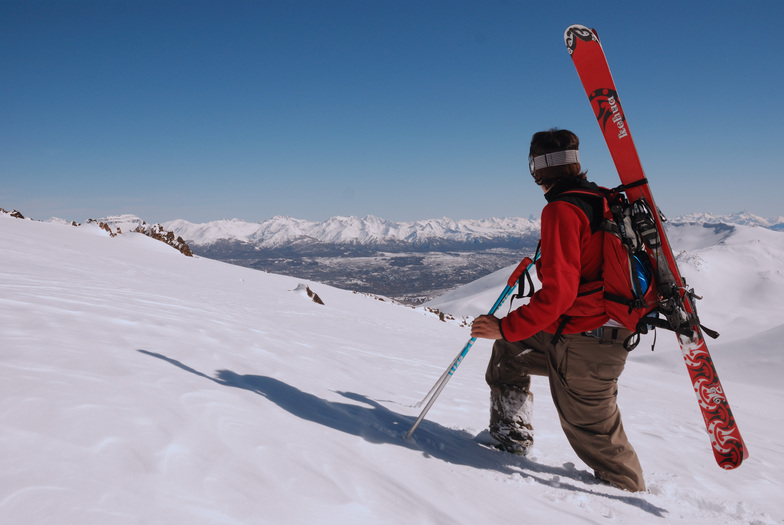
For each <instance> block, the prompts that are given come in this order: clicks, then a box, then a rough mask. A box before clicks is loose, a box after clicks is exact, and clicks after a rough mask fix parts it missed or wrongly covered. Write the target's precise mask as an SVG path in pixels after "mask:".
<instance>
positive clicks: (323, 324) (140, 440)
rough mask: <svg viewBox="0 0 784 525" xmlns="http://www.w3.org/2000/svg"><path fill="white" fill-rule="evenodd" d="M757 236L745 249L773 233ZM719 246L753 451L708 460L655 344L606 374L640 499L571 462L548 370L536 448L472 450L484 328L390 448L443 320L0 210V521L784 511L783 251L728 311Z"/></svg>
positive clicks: (567, 517) (562, 518) (735, 387)
mask: <svg viewBox="0 0 784 525" xmlns="http://www.w3.org/2000/svg"><path fill="white" fill-rule="evenodd" d="M739 231H740V230H739ZM760 231H761V230H760ZM749 235H750V236H751V237H750V239H748V240H749V243H750V245H751V247H749V246H746V248H745V249H746V250H747V251H751V250H752V248H753V249H754V250H759V252H754V253H758V254H761V253H762V250H763V245H766V244H767V243H757V244H755V243H754V235H752V234H751V233H750V234H749ZM708 244H710V243H708ZM726 246H727V248H726V250H724V248H723V247H722V246H715V248H714V245H710V246H707V247H705V248H702V249H700V250H696V251H695V252H694V254H696V255H698V256H699V258H700V260H701V261H702V266H700V267H699V268H700V271H701V272H705V273H706V279H705V283H701V286H700V290H699V291H700V293H703V294H704V295H706V300H705V301H704V302H705V306H703V309H704V311H706V312H707V311H708V310H712V311H711V316H713V315H719V317H717V318H713V319H711V322H710V323H709V324H711V325H714V326H715V327H717V328H719V329H721V326H720V325H727V326H728V327H729V326H734V324H733V323H740V322H742V320H743V319H747V318H755V319H757V320H758V322H757V324H756V325H755V327H754V330H760V332H759V333H756V332H752V331H750V330H747V333H746V335H747V336H748V339H746V340H745V343H746V346H745V347H744V348H738V346H737V345H736V344H733V345H728V347H726V348H721V349H720V351H717V355H716V361H717V366H718V367H719V371H720V373H721V375H722V380H723V382H724V386H725V389H726V390H727V392H728V395H729V397H730V400H731V401H732V402H733V409H734V411H735V415H736V416H737V419H738V422H739V425H740V427H741V430H742V432H743V434H744V437H745V440H746V442H747V445H748V446H749V449H750V451H751V457H750V458H749V459H748V460H747V461H746V462H745V463H744V464H743V466H741V467H740V468H739V469H737V470H735V471H722V470H721V469H719V468H718V467H717V466H716V465H715V464H714V461H713V457H712V453H711V450H710V446H709V444H708V440H707V436H706V435H705V433H704V431H703V430H702V422H701V421H700V416H699V411H698V410H697V407H696V403H695V402H694V394H693V392H691V386H690V384H689V381H688V378H687V376H686V373H685V370H683V366H682V364H681V363H680V362H679V360H680V359H681V358H680V355H679V354H678V353H677V352H675V351H673V350H672V349H671V348H669V347H668V346H667V345H665V344H664V339H665V337H664V336H660V338H659V339H660V343H661V344H659V345H658V346H657V349H656V352H653V353H651V352H650V351H648V350H639V349H638V350H636V351H635V353H634V354H632V360H631V362H630V364H629V365H628V366H627V370H626V372H625V373H624V376H623V377H622V378H621V385H620V389H621V392H620V395H619V402H620V403H621V405H622V410H623V414H624V419H625V425H626V429H627V432H628V433H629V435H630V439H631V440H632V442H633V443H634V445H635V447H636V448H637V451H638V453H639V455H640V459H641V461H642V465H643V468H644V469H645V472H646V478H647V482H648V485H649V489H650V490H649V492H648V493H639V494H630V493H626V492H623V491H620V490H617V489H614V488H611V487H607V486H604V485H600V484H597V483H596V482H595V481H594V480H593V476H592V475H591V473H590V472H589V471H588V469H587V468H586V467H585V466H584V465H583V464H582V463H581V462H580V461H579V460H578V459H577V458H576V457H575V455H574V454H573V452H572V451H571V449H570V448H569V446H568V444H567V443H566V440H565V438H564V437H563V435H562V432H561V430H560V428H559V425H558V421H557V415H556V414H555V411H554V409H553V407H552V403H551V402H550V400H549V398H548V393H547V383H546V382H545V381H543V380H542V381H535V384H534V390H535V392H536V393H537V406H536V412H535V416H534V417H535V419H534V423H535V426H536V431H537V444H536V446H535V449H534V451H533V454H532V455H531V456H530V457H529V458H525V459H523V458H517V457H515V456H511V455H509V454H505V453H501V452H497V451H492V450H488V449H485V448H482V447H481V446H479V445H478V444H476V443H475V442H474V441H473V436H474V435H475V434H476V433H478V432H479V431H481V430H482V429H483V428H484V427H485V425H486V420H487V416H488V407H487V389H486V386H485V385H484V382H483V373H484V366H485V362H486V359H487V355H488V353H489V348H490V344H489V342H486V341H480V342H478V343H477V344H476V345H475V346H474V348H473V349H472V351H471V353H470V354H469V355H468V357H467V358H466V360H465V361H464V362H463V364H462V365H461V367H460V369H459V370H458V372H457V373H456V374H455V375H454V377H453V379H452V380H451V382H450V383H449V385H448V386H447V388H446V389H445V390H444V392H443V393H442V395H441V397H440V398H439V400H438V402H437V403H436V404H435V405H434V407H433V409H432V410H431V411H430V413H429V414H428V417H427V419H426V420H425V421H424V422H423V423H422V425H421V426H420V428H419V429H418V430H417V432H416V434H415V435H414V437H413V439H412V440H410V441H407V440H405V439H404V437H403V435H404V434H405V433H406V431H407V430H408V429H409V428H410V426H411V424H412V423H413V421H414V419H415V418H416V416H417V415H418V414H419V409H416V408H412V407H411V405H413V404H415V403H416V402H417V401H419V400H420V399H421V398H422V396H424V394H425V393H426V392H427V391H428V390H429V389H430V387H431V386H432V384H433V383H434V382H435V380H436V379H437V378H438V376H439V375H440V374H441V373H442V371H443V370H444V368H445V367H446V365H448V364H449V362H450V361H451V360H452V358H453V357H454V356H455V354H456V353H457V352H458V351H459V350H460V348H461V347H462V346H463V344H464V343H465V341H466V340H467V338H468V329H467V328H466V327H465V326H461V325H460V323H459V322H452V323H444V322H441V321H439V320H438V319H437V317H436V316H435V315H433V314H431V313H428V312H427V311H425V310H423V309H411V308H407V307H403V306H400V305H395V304H391V303H389V302H385V301H381V300H378V299H376V298H374V297H370V296H366V295H361V294H353V293H351V292H347V291H343V290H338V289H334V288H330V287H327V286H324V285H320V284H318V283H303V284H307V285H309V286H310V288H311V289H312V290H313V291H314V292H316V293H318V295H319V296H320V297H321V299H322V300H323V301H324V303H325V304H324V305H318V304H316V303H314V302H312V301H311V300H310V299H308V298H307V297H306V296H305V295H304V294H302V293H300V292H298V291H295V290H296V289H297V287H298V285H299V284H300V282H299V281H298V280H296V279H293V278H289V277H282V276H278V275H272V274H266V273H262V272H258V271H253V270H250V269H247V268H242V267H237V266H231V265H227V264H223V263H220V262H216V261H212V260H209V259H203V258H198V257H194V258H188V257H184V256H182V255H181V254H180V253H178V252H177V251H176V250H174V249H172V248H171V247H169V246H167V245H165V244H163V243H160V242H158V241H155V240H153V239H150V238H149V237H146V236H144V235H141V234H133V233H126V234H123V235H119V236H117V237H114V238H110V237H109V236H108V234H107V233H106V232H104V231H102V230H99V229H98V228H97V227H96V226H94V225H84V226H80V227H78V228H77V227H72V226H66V225H63V224H58V223H41V222H34V221H29V220H20V219H13V218H10V217H8V216H7V215H4V214H0V254H2V256H1V257H0V289H2V294H0V370H1V373H2V377H0V451H2V454H0V523H4V524H6V523H8V524H32V523H36V524H79V525H83V524H102V525H104V524H138V523H145V524H173V523H188V524H282V523H286V524H290V523H294V524H310V523H327V524H331V523H334V524H360V523H362V524H366V523H374V524H376V523H381V524H386V523H389V524H401V523H425V524H446V523H461V524H475V523H506V522H520V523H536V524H542V523H559V524H560V523H570V524H572V523H634V524H640V523H642V524H645V523H656V524H658V523H663V522H664V521H665V520H666V521H667V522H668V523H669V522H675V523H684V524H712V525H713V524H717V523H733V524H734V523H747V524H781V523H782V522H783V521H784V510H782V505H781V503H780V501H781V500H780V495H781V494H782V489H784V476H782V471H784V440H782V437H781V436H782V435H784V433H783V432H782V427H784V419H783V418H782V413H781V407H782V401H783V399H782V397H783V395H784V392H783V391H782V387H781V385H780V382H767V381H764V382H761V381H757V379H758V377H760V376H761V375H763V374H771V375H773V374H775V371H779V372H780V371H781V370H782V362H783V361H784V358H782V356H781V354H780V352H778V350H779V346H780V343H779V341H780V338H781V336H782V335H784V333H782V328H781V309H780V304H781V303H780V302H778V301H779V298H780V297H781V296H782V295H784V293H782V291H781V288H780V285H781V268H782V266H781V263H780V262H776V261H781V260H782V259H781V258H780V257H777V254H778V251H776V250H780V249H781V244H778V246H777V247H776V249H775V250H773V251H772V252H771V253H770V258H769V259H767V258H766V259H763V261H764V262H763V263H761V264H760V272H758V273H755V274H751V275H748V276H746V277H744V280H745V283H746V284H747V285H751V286H753V288H752V290H749V291H748V292H747V293H748V294H749V295H750V296H753V294H757V293H759V294H760V299H759V300H758V301H749V304H748V305H745V306H744V307H743V311H742V312H741V315H737V316H736V315H734V314H731V313H730V311H729V310H728V309H726V308H719V307H716V308H714V307H712V306H711V307H709V304H710V303H709V299H708V298H709V297H713V296H714V294H716V293H719V292H720V290H721V289H722V286H725V285H726V283H727V282H728V280H727V279H723V280H719V282H715V281H714V279H713V277H710V278H709V276H708V274H707V272H708V270H709V269H712V268H716V269H717V270H716V271H718V270H719V264H725V265H726V267H727V268H730V270H731V271H732V272H733V273H734V274H735V275H737V274H739V273H740V272H741V271H742V270H744V269H745V267H744V266H742V265H741V263H739V264H736V265H733V264H732V262H731V260H730V259H731V258H730V255H732V256H735V255H738V256H740V255H741V254H740V253H737V252H732V254H730V251H731V250H732V249H733V248H732V245H731V243H727V244H726ZM713 249H715V250H716V251H715V253H714V252H710V250H713ZM739 251H740V252H742V251H743V250H739ZM751 255H752V256H753V253H751ZM688 260H689V261H691V260H692V259H688ZM684 261H686V259H684ZM714 264H715V265H716V266H714ZM695 268H697V266H696V265H695ZM766 272H767V273H766ZM766 278H767V279H768V280H764V279H766ZM504 279H505V277H504ZM476 286H480V284H478V283H476ZM486 288H487V289H486V290H485V291H484V293H485V295H490V296H494V295H496V294H497V293H498V291H500V289H496V287H493V286H488V287H486ZM768 288H770V292H769V293H767V289H768ZM480 295H481V294H480ZM492 299H494V297H492ZM492 299H490V301H488V302H487V303H486V306H485V307H484V310H486V309H487V308H488V307H489V305H490V303H491V302H492ZM453 300H454V301H456V299H453ZM474 301H475V302H476V303H477V304H478V303H479V302H480V298H478V297H477V298H475V299H474ZM477 308H479V306H477ZM769 308H778V310H770V309H769ZM765 327H767V328H765ZM763 328H765V329H764V330H763ZM729 331H730V332H731V333H732V332H733V331H732V330H729ZM736 333H738V332H737V331H736ZM736 342H737V340H736V341H735V343H736ZM751 342H755V343H757V344H758V345H759V346H753V345H751V344H750V343H751ZM729 346H731V348H730V347H729ZM716 347H717V349H719V346H718V344H717V345H716ZM537 379H538V378H537Z"/></svg>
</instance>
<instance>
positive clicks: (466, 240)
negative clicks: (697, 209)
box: [163, 212, 784, 249]
mask: <svg viewBox="0 0 784 525" xmlns="http://www.w3.org/2000/svg"><path fill="white" fill-rule="evenodd" d="M669 222H672V223H683V222H689V223H692V222H693V223H700V224H702V223H725V224H741V225H746V226H761V227H763V228H770V229H774V230H781V229H784V216H782V217H773V218H764V217H759V216H757V215H753V214H751V213H748V212H738V213H733V214H729V215H716V214H712V213H694V214H690V215H683V216H680V217H674V218H671V219H670V221H669ZM163 226H164V227H165V228H166V229H168V230H172V231H174V232H175V233H176V234H177V235H180V236H181V237H182V238H183V239H185V240H186V241H188V243H189V244H193V245H197V246H207V245H210V244H214V243H216V242H218V241H229V242H242V243H247V244H252V245H254V246H256V247H258V248H264V249H270V248H272V249H274V248H281V247H286V246H291V245H295V244H301V243H320V244H335V245H341V244H354V245H384V244H398V245H400V244H408V245H412V246H417V245H423V244H432V243H437V242H438V241H443V242H450V243H461V244H471V243H481V242H483V241H485V242H486V241H492V240H503V239H515V238H523V237H527V236H530V235H531V234H534V233H537V232H538V231H539V221H538V220H536V219H532V218H529V219H525V218H521V217H511V218H489V219H462V220H454V219H449V218H441V219H427V220H419V221H411V222H394V221H388V220H385V219H382V218H379V217H374V216H372V215H371V216H367V217H363V218H359V217H331V218H329V219H327V220H325V221H308V220H303V219H296V218H293V217H283V216H278V217H273V218H271V219H268V220H265V221H262V222H246V221H243V220H240V219H231V220H219V221H213V222H207V223H192V222H188V221H185V220H182V219H178V220H174V221H169V222H165V223H163Z"/></svg>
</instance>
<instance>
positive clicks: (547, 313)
mask: <svg viewBox="0 0 784 525" xmlns="http://www.w3.org/2000/svg"><path fill="white" fill-rule="evenodd" d="M601 267H602V232H601V231H597V232H595V233H592V232H591V225H590V222H589V221H588V217H587V216H586V213H585V212H584V211H583V210H581V209H580V208H579V207H577V206H576V205H574V204H572V203H569V202H565V201H559V200H556V201H552V202H549V203H548V204H547V205H546V206H545V207H544V209H543V210H542V246H541V258H540V259H539V261H538V262H537V263H536V273H537V276H538V278H539V281H540V282H541V283H542V287H541V288H540V289H539V290H538V291H537V292H536V293H535V294H534V295H533V297H531V300H530V301H529V302H528V304H525V305H523V306H521V307H520V308H518V309H517V310H514V311H513V312H511V313H510V314H509V315H507V316H506V317H504V318H503V319H501V322H500V326H501V332H502V334H503V336H504V339H506V340H507V341H522V340H523V339H527V338H528V337H531V336H532V335H534V334H536V333H538V332H540V331H545V332H547V333H551V334H554V333H556V332H557V331H558V328H559V327H560V325H561V321H562V320H563V318H562V317H561V316H562V315H564V314H567V315H569V316H570V319H569V321H568V322H567V323H566V324H565V325H564V327H563V329H562V333H564V334H574V333H579V332H583V331H586V330H593V329H594V328H598V327H600V326H602V325H604V324H605V323H606V322H607V321H608V320H609V319H610V318H609V316H607V314H605V313H604V309H603V308H602V307H600V306H599V307H597V308H587V309H583V308H582V306H581V307H579V308H577V305H575V304H574V303H575V300H576V299H577V294H578V288H580V285H581V284H584V285H586V286H587V285H588V284H587V283H590V282H591V281H596V280H598V279H599V278H600V277H601ZM580 291H581V292H582V291H583V289H580ZM593 295H595V296H596V297H597V300H599V299H600V298H601V295H602V294H593ZM573 306H575V307H574V308H573ZM591 309H593V310H594V311H593V313H591V311H590V310H591ZM597 311H599V312H601V313H599V314H597V313H596V312H597Z"/></svg>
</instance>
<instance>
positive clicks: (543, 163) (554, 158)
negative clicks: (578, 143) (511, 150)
mask: <svg viewBox="0 0 784 525" xmlns="http://www.w3.org/2000/svg"><path fill="white" fill-rule="evenodd" d="M578 162H580V152H579V151H577V150H576V149H567V150H564V151H555V152H553V153H547V154H545V155H537V156H536V157H533V156H530V155H529V157H528V169H529V170H531V175H533V174H534V172H535V171H538V170H540V169H542V168H550V167H552V166H565V165H567V164H576V163H578Z"/></svg>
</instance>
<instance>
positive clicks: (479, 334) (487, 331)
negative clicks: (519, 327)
mask: <svg viewBox="0 0 784 525" xmlns="http://www.w3.org/2000/svg"><path fill="white" fill-rule="evenodd" d="M471 337H476V338H479V339H503V335H501V329H500V328H499V326H498V318H497V317H495V316H492V315H480V316H479V317H477V318H476V319H474V322H473V323H472V324H471Z"/></svg>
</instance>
